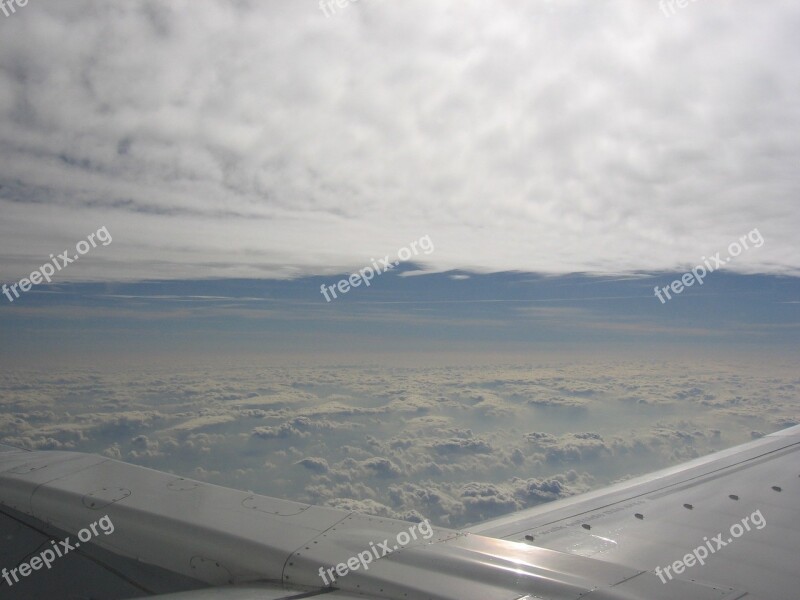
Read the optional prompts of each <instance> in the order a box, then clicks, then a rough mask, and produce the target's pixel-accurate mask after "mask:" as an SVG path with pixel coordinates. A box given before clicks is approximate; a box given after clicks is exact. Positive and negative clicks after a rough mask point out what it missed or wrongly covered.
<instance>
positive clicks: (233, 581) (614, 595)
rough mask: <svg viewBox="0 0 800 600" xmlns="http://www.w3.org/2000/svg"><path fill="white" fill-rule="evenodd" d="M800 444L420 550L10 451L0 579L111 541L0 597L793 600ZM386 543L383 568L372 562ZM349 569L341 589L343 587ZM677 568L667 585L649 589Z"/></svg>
mask: <svg viewBox="0 0 800 600" xmlns="http://www.w3.org/2000/svg"><path fill="white" fill-rule="evenodd" d="M799 442H800V427H796V428H792V429H790V430H786V431H784V432H781V433H779V434H775V435H772V436H767V437H766V438H763V439H761V440H757V441H755V442H752V443H750V444H746V445H744V446H740V447H738V448H734V449H732V450H728V451H725V452H720V453H718V454H714V455H712V456H709V457H706V458H703V459H700V460H696V461H693V462H691V463H688V464H686V465H683V466H681V467H677V468H673V469H669V470H666V471H663V472H660V473H657V474H654V475H651V476H648V477H644V478H640V479H637V480H632V481H629V482H626V483H624V484H622V485H618V486H614V487H612V488H608V489H606V490H601V491H598V492H593V493H591V494H586V495H583V496H578V497H575V498H571V499H567V500H564V501H560V502H556V503H551V504H547V505H543V506H541V507H538V508H536V509H532V510H528V511H523V512H521V513H517V514H514V515H511V516H509V517H505V518H502V519H497V520H494V521H491V522H488V523H485V524H482V525H478V526H475V527H473V528H471V529H470V531H469V532H458V531H452V530H447V529H437V528H434V529H430V530H427V532H428V533H430V536H422V535H415V536H414V538H415V539H411V536H409V535H408V531H409V529H410V526H412V524H410V523H406V522H402V521H395V520H391V519H382V518H376V517H369V516H364V515H359V514H355V513H349V512H345V511H340V510H334V509H330V508H321V507H315V506H309V505H305V504H299V503H295V502H289V501H286V500H279V499H275V498H268V497H264V496H259V495H255V494H250V493H247V492H241V491H236V490H231V489H226V488H221V487H218V486H214V485H210V484H206V483H201V482H198V481H193V480H189V479H184V478H180V477H176V476H173V475H168V474H165V473H160V472H158V471H153V470H150V469H145V468H142V467H136V466H133V465H128V464H125V463H121V462H117V461H114V460H111V459H107V458H103V457H99V456H94V455H86V454H79V453H69V452H34V453H29V452H22V451H16V450H9V451H7V452H0V507H2V514H1V515H0V525H2V531H3V532H4V533H5V534H6V540H7V542H9V543H6V544H5V545H3V546H2V548H0V561H2V562H0V566H3V567H5V568H6V569H8V570H9V571H10V570H11V569H12V568H14V567H16V568H17V569H19V565H20V564H22V563H28V564H29V563H31V562H32V561H31V557H35V556H37V555H40V554H41V552H42V551H43V549H47V547H48V544H50V540H60V539H63V538H64V537H66V536H70V538H71V541H72V542H74V541H75V539H76V536H77V535H78V532H79V531H80V530H81V529H84V530H85V531H88V530H87V529H86V528H87V527H88V526H89V525H90V524H92V523H97V522H98V519H100V518H101V517H103V516H105V515H108V520H109V521H111V522H112V523H113V526H114V531H113V533H110V534H109V535H105V533H103V532H100V533H99V534H98V535H96V536H92V539H91V541H90V543H85V544H84V545H83V546H81V547H80V548H76V549H74V550H73V551H71V552H69V553H68V555H66V556H64V557H62V558H59V559H58V560H57V561H54V562H53V564H52V568H51V569H50V570H45V569H44V568H42V569H40V570H38V571H33V572H30V573H29V574H28V575H27V576H25V577H22V576H21V573H20V572H19V570H18V571H17V572H16V573H17V577H18V579H19V581H16V582H14V581H13V580H12V585H11V586H8V585H7V584H6V583H5V581H2V580H0V592H2V594H0V595H2V598H36V597H42V598H44V597H47V598H53V597H54V595H53V591H54V590H57V591H58V592H59V593H60V597H69V594H79V593H83V594H87V593H91V596H83V597H96V598H131V597H137V596H143V595H147V594H165V593H173V594H174V595H170V596H168V597H172V598H175V599H179V598H181V599H186V600H189V599H191V600H199V599H202V598H211V597H214V598H225V599H227V600H245V599H249V598H266V599H278V598H290V597H294V596H296V595H298V594H301V595H302V597H311V596H315V595H318V594H323V593H324V594H325V597H326V598H327V599H329V600H346V599H349V598H354V597H359V598H397V599H407V598H429V599H442V600H445V599H459V600H463V599H469V598H475V599H480V600H489V599H498V600H501V599H508V600H516V599H519V598H530V599H533V598H543V599H565V600H566V599H574V600H578V599H584V600H601V599H609V600H611V599H629V600H634V599H647V600H658V599H664V600H666V599H686V598H694V599H698V600H703V599H706V598H708V599H711V598H715V599H731V598H740V597H744V596H745V595H746V596H747V598H758V599H763V600H767V599H775V600H786V599H788V598H794V597H797V596H798V594H797V593H796V592H795V590H796V589H800V574H799V573H798V571H799V570H798V569H797V567H796V565H795V562H796V557H797V556H798V551H799V550H800V532H798V525H797V522H796V516H797V511H798V496H799V495H800V478H798V469H799V468H800V467H798V463H797V458H798V455H797V454H796V452H797V450H798V448H800V445H798V443H799ZM756 511H760V514H761V515H762V517H763V519H764V525H763V526H759V525H760V523H761V521H759V520H758V519H756V518H755V514H756ZM745 517H747V518H748V521H747V522H746V523H747V524H749V530H747V531H744V525H742V528H743V530H742V532H741V534H740V535H738V536H735V535H733V534H734V533H736V534H738V533H739V531H738V529H736V530H734V531H733V533H732V532H731V527H732V526H733V525H735V524H742V523H745V521H743V519H745ZM95 529H96V528H95ZM720 533H721V534H722V535H723V537H722V538H718V539H719V541H721V542H724V547H719V548H718V549H715V550H714V552H709V556H708V557H707V558H706V559H704V561H703V562H704V564H702V565H701V564H694V565H692V566H688V567H687V566H685V565H684V569H682V572H681V573H675V571H677V570H678V569H676V568H675V564H674V563H675V561H679V560H683V561H684V562H687V561H686V560H684V559H685V557H686V556H687V555H689V554H690V553H692V551H693V550H696V549H697V548H699V547H701V546H706V547H709V548H713V547H715V546H716V542H711V541H712V540H713V539H714V537H717V536H718V534H720ZM400 535H403V536H404V538H400V537H399V536H400ZM9 536H10V537H9ZM704 537H705V538H708V541H709V542H711V543H712V545H711V546H709V542H707V541H704V539H703V538H704ZM729 537H730V538H731V539H730V541H728V538H729ZM405 538H408V540H407V543H406V540H405ZM401 539H402V543H399V544H398V541H400V540H401ZM382 544H385V546H384V547H385V549H388V552H386V551H385V550H380V551H379V550H378V548H381V547H382ZM394 546H397V548H396V549H394ZM367 552H371V558H370V560H369V561H366V556H367V555H366V554H365V553H367ZM359 554H362V555H363V557H364V560H363V561H361V562H359V561H358V559H357V558H356V557H358V555H359ZM348 560H350V565H351V566H350V567H348V568H347V569H346V571H347V573H346V575H340V574H336V567H337V565H340V569H341V567H344V566H345V565H346V564H347V563H348ZM689 562H691V561H689ZM356 564H358V566H354V565H356ZM667 566H672V571H670V574H671V575H672V578H671V579H669V578H667V577H665V576H664V575H663V571H662V576H661V577H659V576H658V575H656V573H655V572H654V569H655V568H656V567H660V568H662V569H663V568H664V567H667ZM326 570H327V577H326V578H322V577H321V574H322V573H326ZM343 570H345V569H343ZM333 579H335V581H331V580H333ZM662 579H664V581H665V583H662ZM326 584H327V585H326ZM81 586H82V588H83V589H79V588H81ZM202 588H212V589H210V590H209V589H202ZM48 594H49V595H48ZM55 597H59V594H58V593H57V594H56V596H55ZM165 597H166V596H165Z"/></svg>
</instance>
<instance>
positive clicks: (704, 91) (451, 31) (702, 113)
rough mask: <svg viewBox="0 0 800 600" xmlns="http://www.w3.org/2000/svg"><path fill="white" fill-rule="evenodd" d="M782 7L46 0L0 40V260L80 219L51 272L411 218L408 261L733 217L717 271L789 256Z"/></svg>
mask: <svg viewBox="0 0 800 600" xmlns="http://www.w3.org/2000/svg"><path fill="white" fill-rule="evenodd" d="M798 11H800V8H798V6H797V5H796V3H794V2H792V1H790V0H778V1H776V2H774V3H772V4H771V5H770V9H769V10H764V9H763V7H762V6H760V5H757V4H754V3H752V2H745V1H744V0H731V1H730V2H727V3H725V4H724V5H723V4H719V3H714V2H705V3H696V4H693V5H692V8H691V11H688V10H686V11H683V12H681V13H680V14H677V15H675V16H673V17H672V18H665V17H664V16H663V15H662V14H661V13H660V11H659V10H658V7H657V5H656V4H653V3H630V2H622V1H621V0H615V1H612V2H607V3H595V4H593V5H591V6H588V7H587V6H586V4H585V3H581V2H577V0H567V1H564V2H558V3H553V2H533V3H529V4H528V5H526V6H525V7H523V8H520V6H519V5H517V4H514V3H510V2H504V3H503V2H501V3H493V4H491V5H489V4H480V3H477V4H470V5H466V4H464V3H462V2H458V3H456V2H455V1H443V2H441V3H436V4H435V5H434V4H431V3H430V2H423V1H421V0H409V1H407V2H403V3H390V2H382V3H377V2H372V3H368V2H363V3H358V4H357V5H356V4H354V5H352V6H350V7H348V10H347V11H343V13H342V14H339V15H336V16H335V18H325V17H324V16H323V15H322V14H321V12H320V11H318V10H317V7H316V5H311V4H305V3H288V4H282V3H276V2H258V3H255V2H224V1H222V0H191V1H188V0H175V1H173V2H169V3H160V4H158V3H153V2H148V1H145V0H135V1H131V2H125V3H124V4H123V5H121V6H119V7H118V8H116V9H115V10H97V7H96V5H95V4H94V3H91V2H83V1H81V2H70V3H63V2H58V1H57V0H50V1H48V0H41V1H40V2H38V3H37V5H36V7H31V8H29V9H27V10H25V11H19V13H18V14H16V15H14V23H13V25H14V26H13V27H9V28H5V31H4V35H3V36H2V39H0V90H2V91H0V141H1V142H2V143H1V144H0V148H2V150H0V161H2V164H3V176H2V178H0V185H1V186H2V187H0V190H2V191H0V204H2V210H3V220H2V222H0V251H1V252H2V254H3V256H4V260H3V261H2V263H1V264H0V277H2V279H3V280H8V281H14V280H17V279H19V277H21V276H24V275H26V274H29V273H30V272H31V270H32V269H33V268H35V267H36V266H38V265H39V264H41V263H42V261H44V260H45V259H46V258H47V256H48V255H49V254H50V253H51V252H60V251H61V250H63V249H64V248H70V247H74V244H75V243H76V242H77V241H78V240H80V239H83V238H84V237H85V236H86V235H87V234H88V233H89V232H90V230H93V229H95V228H96V227H99V226H101V225H105V226H107V227H108V230H109V231H110V232H111V233H112V235H113V238H114V241H113V243H112V244H111V245H109V246H108V247H105V248H100V249H96V250H94V251H93V252H92V254H91V255H90V256H89V257H87V258H86V259H85V260H82V261H81V263H79V264H75V265H70V267H69V270H65V271H64V272H63V273H59V276H60V278H61V280H62V281H66V280H82V279H91V280H98V279H99V280H121V279H154V278H156V279H173V278H177V279H187V278H207V277H232V278H239V277H256V278H260V277H279V278H293V277H297V276H299V275H302V274H308V273H341V272H351V270H352V269H355V268H359V267H362V266H364V264H365V259H366V257H371V256H383V255H384V254H393V253H395V252H396V251H397V249H399V248H400V247H402V246H405V245H406V244H408V243H409V242H410V241H412V240H415V239H418V238H419V237H420V236H422V235H430V237H431V239H432V240H434V241H435V244H436V250H435V252H434V253H432V254H431V255H429V256H421V257H419V264H418V265H416V266H415V269H414V270H423V271H430V270H449V269H461V270H474V271H506V270H525V271H541V272H548V273H553V272H560V273H563V272H576V271H583V272H614V273H619V272H630V271H636V270H642V269H645V270H655V269H658V270H661V269H674V268H677V267H678V266H681V265H687V264H688V265H692V264H695V263H696V262H697V261H698V260H699V259H700V257H701V256H705V255H708V254H709V253H713V252H715V251H717V250H724V249H725V248H727V246H728V244H729V243H730V242H731V241H733V240H736V239H738V238H739V236H741V235H742V234H745V233H747V232H748V231H750V230H752V229H753V228H754V227H758V228H759V230H760V231H761V232H762V233H763V235H764V238H765V239H766V243H765V244H764V246H763V247H761V248H759V249H757V250H751V251H747V252H746V253H744V254H743V255H742V256H740V257H738V258H737V260H736V261H733V262H732V263H731V265H730V267H729V268H730V269H734V270H741V271H761V272H772V273H786V272H794V273H797V272H798V267H800V249H798V247H797V245H796V244H794V243H793V242H794V232H795V231H796V230H797V229H798V224H800V222H799V221H798V219H800V215H798V213H797V211H793V210H791V207H792V206H793V205H792V202H793V201H794V198H795V197H796V192H797V187H798V177H800V176H799V175H798V173H797V170H796V169H795V168H794V165H795V157H796V155H797V152H798V144H800V142H799V141H798V140H797V136H793V135H791V132H793V131H797V130H798V126H799V125H800V123H799V122H798V119H800V117H798V114H797V111H796V110H795V106H796V104H797V95H798V89H797V78H796V76H795V73H796V62H797V59H796V56H797V38H796V35H795V31H796V24H797V21H798ZM209 40H213V43H212V44H210V43H209ZM576 40H578V41H577V42H576ZM709 73H713V74H714V76H713V77H709V75H708V74H709ZM720 140H724V141H725V142H724V143H720ZM378 215H380V218H377V216H378ZM87 224H91V225H87ZM87 228H89V230H87ZM345 229H346V231H347V235H342V231H343V230H345ZM463 276H464V275H455V277H463ZM465 283H466V282H465Z"/></svg>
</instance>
